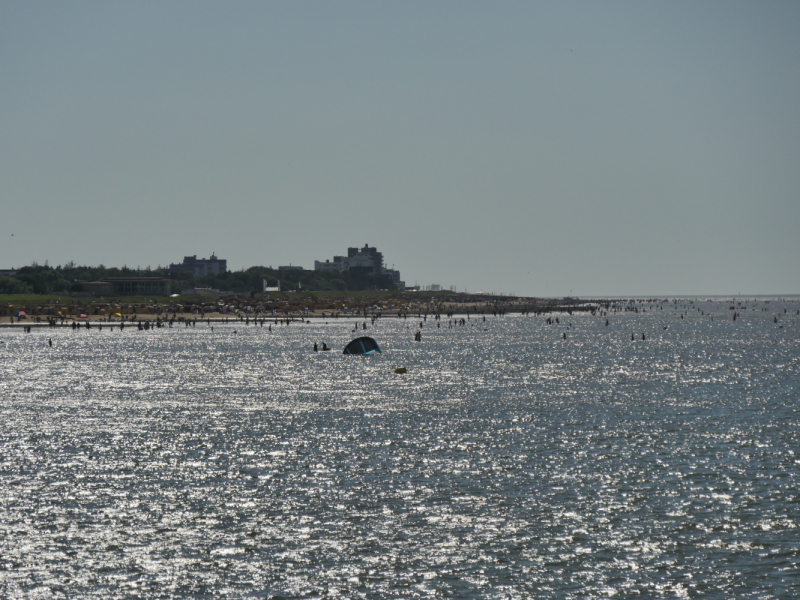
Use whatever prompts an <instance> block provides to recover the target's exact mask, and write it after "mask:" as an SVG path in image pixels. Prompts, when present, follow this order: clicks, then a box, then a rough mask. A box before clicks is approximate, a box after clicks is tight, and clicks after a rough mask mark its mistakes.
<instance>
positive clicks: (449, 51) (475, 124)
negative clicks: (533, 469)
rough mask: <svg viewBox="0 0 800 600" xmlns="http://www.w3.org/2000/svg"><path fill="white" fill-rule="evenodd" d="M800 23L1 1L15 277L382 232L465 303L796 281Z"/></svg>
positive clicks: (3, 196)
mask: <svg viewBox="0 0 800 600" xmlns="http://www.w3.org/2000/svg"><path fill="white" fill-rule="evenodd" d="M798 32H800V2H797V1H790V2H755V1H753V2H732V1H730V0H725V1H720V2H711V1H707V2H675V1H669V2H660V3H659V2H639V1H636V2H595V1H591V2H562V1H558V2H556V1H553V2H547V3H544V2H542V3H538V2H530V1H526V2H467V1H464V0H458V1H454V2H445V1H431V2H408V1H403V2H373V1H370V2H288V1H287V2H283V3H273V2H262V1H259V2H236V1H234V2H199V1H196V0H192V1H181V2H177V1H175V2H163V1H158V2H144V1H136V2H121V1H114V2H105V1H103V2H100V1H98V2H79V1H72V2H61V1H59V2H22V1H16V0H15V1H5V0H2V1H0V268H6V267H11V266H14V267H19V266H22V265H24V264H30V263H31V262H32V261H38V262H40V263H43V262H44V261H45V260H47V261H49V262H50V264H54V265H55V264H60V263H64V262H67V261H70V260H72V261H75V262H76V263H80V264H99V263H104V264H106V265H122V264H127V265H128V266H137V265H140V266H142V267H144V266H146V265H150V266H152V267H155V266H156V265H158V264H167V263H169V262H179V261H180V260H181V259H182V257H183V256H184V255H185V254H197V255H199V256H202V257H206V256H208V255H209V254H210V253H211V252H212V251H216V253H217V255H218V256H220V257H222V258H227V259H228V265H229V267H230V268H232V269H240V268H243V267H248V266H251V265H273V266H276V267H277V266H278V265H280V264H289V263H290V262H291V263H292V264H295V265H297V264H300V265H302V266H304V267H306V268H312V267H313V261H314V259H320V260H322V259H325V258H330V257H332V256H333V255H334V254H343V253H345V252H346V249H347V247H348V246H354V245H359V246H363V245H364V244H365V243H369V244H370V245H375V246H377V247H378V248H379V249H380V250H381V251H383V253H384V256H385V258H386V261H387V263H388V265H389V266H391V265H392V264H394V265H395V266H396V267H397V268H398V269H400V270H401V272H402V274H403V276H404V278H405V279H406V281H407V283H414V282H418V283H419V284H430V283H440V284H442V285H446V286H447V285H456V286H458V289H459V290H461V289H464V288H465V287H466V288H467V289H468V290H469V291H477V290H479V289H483V290H487V291H496V292H505V293H517V294H529V295H545V296H555V295H558V296H561V295H566V294H569V293H570V292H571V293H572V294H575V295H600V294H603V295H612V294H613V295H626V294H639V295H642V294H643V295H647V294H653V295H664V294H735V293H739V292H741V293H743V294H754V293H799V292H800V264H799V262H800V232H798V229H799V228H800V33H798ZM12 234H13V235H12Z"/></svg>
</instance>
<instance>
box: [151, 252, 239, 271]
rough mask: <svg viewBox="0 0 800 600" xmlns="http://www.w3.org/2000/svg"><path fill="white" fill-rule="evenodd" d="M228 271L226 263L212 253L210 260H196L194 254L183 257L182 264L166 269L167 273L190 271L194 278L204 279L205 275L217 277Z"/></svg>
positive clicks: (171, 265) (172, 264)
mask: <svg viewBox="0 0 800 600" xmlns="http://www.w3.org/2000/svg"><path fill="white" fill-rule="evenodd" d="M227 270H228V261H227V260H225V259H222V258H217V257H216V255H214V254H213V253H212V254H211V257H210V258H197V255H196V254H193V255H192V256H184V257H183V262H182V263H179V264H175V263H171V264H170V265H169V267H168V268H167V269H166V271H167V272H168V273H180V272H181V271H191V272H192V273H194V276H195V277H205V276H206V275H219V274H220V273H225V272H226V271H227Z"/></svg>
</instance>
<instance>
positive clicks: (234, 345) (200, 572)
mask: <svg viewBox="0 0 800 600" xmlns="http://www.w3.org/2000/svg"><path fill="white" fill-rule="evenodd" d="M652 306H654V305H651V304H646V305H644V307H645V308H646V309H647V312H638V313H635V312H629V311H628V312H621V313H613V312H612V313H610V314H609V315H608V317H607V318H608V319H609V325H608V326H606V325H605V319H606V317H605V316H603V317H601V316H592V315H589V314H580V315H579V314H575V315H572V316H568V315H557V316H558V317H559V320H560V323H559V324H552V325H548V324H546V322H545V317H541V316H540V317H534V316H517V315H515V316H505V317H497V318H494V317H488V318H487V321H486V323H484V322H483V321H482V320H480V319H475V318H474V317H473V318H471V319H470V321H469V322H468V324H467V325H466V326H457V327H454V328H448V321H447V319H446V318H443V320H442V323H441V326H442V328H441V329H436V324H435V322H434V321H433V320H432V319H430V318H429V319H428V320H427V321H425V322H424V323H423V329H422V342H421V343H416V342H414V340H413V337H414V332H415V331H417V330H418V329H419V322H420V319H416V318H414V319H412V318H409V319H407V320H398V319H383V320H381V321H378V322H377V323H376V324H375V325H374V326H371V327H369V329H368V331H367V334H368V335H372V336H373V337H375V338H376V339H377V340H378V342H379V343H380V344H381V345H382V347H383V350H384V353H383V354H382V355H380V356H375V357H371V358H365V357H355V356H343V355H342V354H340V352H341V348H342V347H343V346H344V345H345V343H346V342H347V341H349V340H350V339H351V338H352V337H353V336H354V334H353V333H351V331H350V329H351V328H352V325H353V323H354V319H347V320H339V321H328V323H327V324H326V323H325V322H315V323H313V324H310V325H306V324H304V325H300V324H297V323H295V324H293V325H291V326H288V327H287V326H275V325H274V324H273V325H272V329H273V331H272V332H269V331H268V330H267V327H266V326H265V327H263V328H262V327H254V326H252V325H251V326H249V327H245V326H243V325H241V324H236V325H233V324H231V325H227V326H223V325H215V326H214V330H213V332H212V331H211V329H210V328H209V327H208V326H206V325H198V326H197V327H196V328H194V329H185V328H183V327H176V328H173V329H158V330H153V331H148V332H140V331H134V330H132V329H126V330H125V331H124V332H122V333H120V332H119V331H113V332H111V331H109V330H108V329H107V328H104V330H103V331H98V330H97V329H92V330H91V331H85V330H80V331H77V332H73V331H72V330H58V331H53V330H42V331H38V332H37V331H34V332H33V333H31V334H23V333H21V332H20V331H8V330H5V331H0V341H2V342H3V343H2V344H0V415H1V418H0V596H1V597H4V598H5V597H8V598H73V597H97V598H155V597H158V598H189V597H191V598H203V597H207V598H211V597H214V598H217V597H256V598H313V597H341V598H412V597H416V598H447V597H453V598H607V597H615V598H628V597H640V598H659V597H664V598H672V597H687V598H694V597H709V598H734V597H735V598H795V597H798V596H800V528H799V527H798V525H800V412H799V409H800V335H798V333H800V316H797V314H796V311H797V310H798V309H800V301H799V300H798V299H796V298H794V299H790V300H788V301H778V300H776V299H772V300H771V301H770V302H769V303H768V304H765V303H764V302H763V301H762V302H759V303H758V304H754V303H752V302H748V303H747V309H746V310H744V309H739V310H738V312H739V314H740V317H739V318H738V319H737V320H736V321H735V322H734V321H733V320H732V314H733V312H734V311H731V310H729V306H731V304H730V303H729V302H718V301H714V302H705V301H699V300H695V301H694V303H693V304H690V303H689V302H688V301H681V302H679V303H678V304H672V303H671V304H668V305H664V307H663V310H659V309H658V308H656V309H652V308H650V307H652ZM655 306H661V305H655ZM754 306H755V307H756V310H751V308H752V307H754ZM763 309H766V311H764V310H763ZM784 309H786V312H785V313H784ZM701 311H702V312H703V313H705V314H701ZM681 314H683V315H684V318H683V319H681V316H680V315H681ZM553 316H556V315H553ZM712 316H713V321H712V320H711V317H712ZM775 316H777V317H778V323H777V324H776V323H774V322H773V320H774V317H775ZM665 327H666V329H665ZM562 333H566V334H567V339H566V340H564V339H563V337H562ZM642 333H644V334H645V337H646V339H645V340H644V341H642V339H641V335H642ZM360 334H361V333H360ZM631 334H634V336H635V340H634V341H631V340H630V336H631ZM48 338H52V340H53V347H52V348H50V347H48V344H47V339H48ZM315 341H316V342H319V343H321V342H323V341H324V342H326V343H327V344H328V345H329V346H331V347H332V348H334V349H335V351H333V352H327V353H322V352H320V353H314V352H312V351H311V346H312V344H313V343H314V342H315ZM399 366H405V367H406V368H407V369H408V373H407V374H406V375H397V374H395V373H393V370H394V369H395V368H396V367H399Z"/></svg>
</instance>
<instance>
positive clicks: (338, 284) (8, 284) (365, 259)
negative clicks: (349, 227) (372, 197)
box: [0, 244, 453, 297]
mask: <svg viewBox="0 0 800 600" xmlns="http://www.w3.org/2000/svg"><path fill="white" fill-rule="evenodd" d="M441 289H442V286H441V285H438V284H431V285H426V286H422V287H420V286H418V285H414V286H407V285H406V282H405V281H403V279H402V277H401V275H400V271H399V270H397V269H394V268H391V269H390V268H387V267H386V266H385V263H384V258H383V253H382V252H380V251H379V250H378V249H377V248H376V247H374V246H370V245H369V244H364V246H363V247H361V248H359V247H350V248H348V249H347V254H345V255H335V256H333V258H332V259H325V260H315V261H314V266H313V269H306V268H304V267H303V266H299V265H293V264H289V265H280V266H278V267H276V268H273V267H272V266H271V265H270V266H268V267H265V266H253V267H249V268H247V269H243V270H241V271H229V270H228V264H227V260H226V259H224V258H220V257H218V256H217V255H216V254H215V253H212V254H211V255H210V256H209V258H198V257H197V255H191V256H184V257H183V260H182V261H181V262H179V263H170V264H169V266H166V267H162V266H158V267H156V268H155V269H152V268H150V267H149V266H148V267H146V268H144V269H142V268H139V267H136V268H131V267H128V266H127V265H125V266H122V267H106V266H104V265H102V264H101V265H98V266H78V265H75V264H74V263H72V262H68V263H66V264H64V265H58V266H55V267H53V266H50V265H49V264H47V263H45V264H43V265H40V264H36V263H33V264H31V265H29V266H24V267H20V268H17V269H14V268H5V269H0V294H62V295H72V296H79V297H80V296H83V297H101V296H125V295H142V294H150V295H158V296H166V295H171V294H175V293H180V294H184V295H192V294H196V295H205V296H218V295H224V294H241V293H261V292H281V291H282V292H290V291H301V290H302V291H333V290H339V291H359V290H400V291H411V290H430V291H440V290H441ZM451 289H453V288H451Z"/></svg>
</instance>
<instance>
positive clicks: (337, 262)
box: [314, 256, 348, 273]
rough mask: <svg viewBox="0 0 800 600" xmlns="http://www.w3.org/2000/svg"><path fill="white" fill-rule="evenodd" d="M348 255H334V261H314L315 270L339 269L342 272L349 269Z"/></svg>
mask: <svg viewBox="0 0 800 600" xmlns="http://www.w3.org/2000/svg"><path fill="white" fill-rule="evenodd" d="M347 260H348V259H347V257H346V256H334V257H333V262H331V261H329V260H326V261H325V262H320V261H318V260H315V261H314V270H315V271H338V272H339V273H342V272H344V271H347V269H348V265H347Z"/></svg>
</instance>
